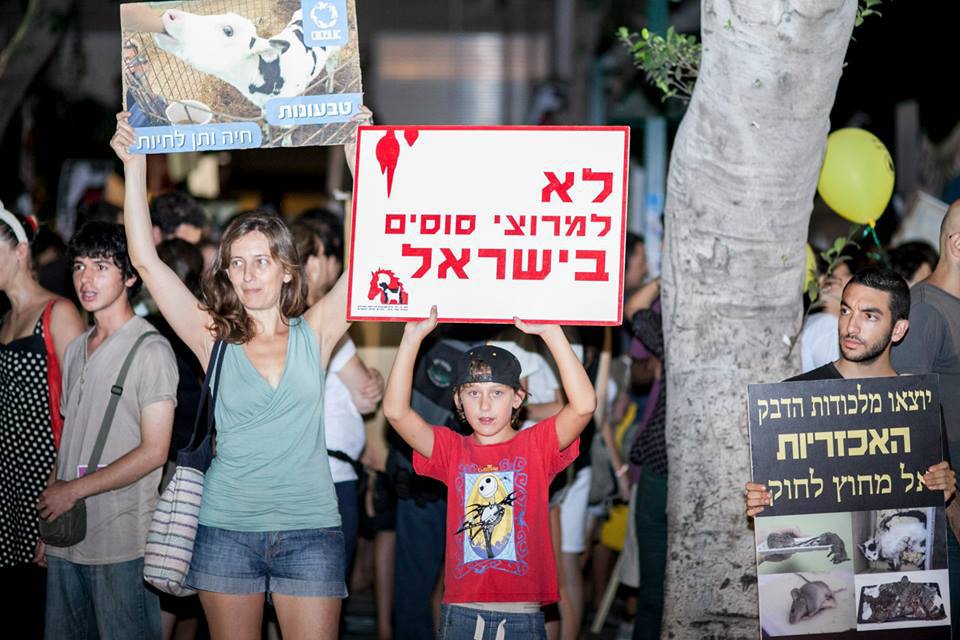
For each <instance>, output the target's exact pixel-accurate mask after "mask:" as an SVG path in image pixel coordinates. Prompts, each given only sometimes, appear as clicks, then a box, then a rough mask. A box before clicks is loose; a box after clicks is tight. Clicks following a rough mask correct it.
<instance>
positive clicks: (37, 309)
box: [0, 114, 960, 640]
mask: <svg viewBox="0 0 960 640" xmlns="http://www.w3.org/2000/svg"><path fill="white" fill-rule="evenodd" d="M128 118H129V114H120V115H119V116H118V125H117V132H116V134H115V136H114V138H113V139H112V141H111V146H112V148H113V149H114V151H115V152H116V155H117V157H118V159H119V160H120V162H121V163H122V165H123V172H124V177H125V196H124V203H123V207H122V208H119V207H111V206H109V205H106V204H103V205H100V206H98V207H94V208H89V209H88V210H86V211H85V212H83V213H84V216H83V218H85V219H83V220H81V222H82V224H81V225H80V226H79V227H78V230H77V231H76V233H75V234H74V235H73V236H72V237H71V238H70V239H69V241H68V242H65V243H60V244H59V245H58V244H57V243H56V242H53V241H49V240H48V241H46V242H45V243H44V245H43V250H44V251H47V250H48V247H52V248H53V249H52V251H53V253H54V254H55V255H54V256H53V257H52V258H51V257H50V256H47V258H45V260H44V267H43V268H41V267H40V265H39V264H38V261H37V257H38V254H39V251H38V249H39V242H38V239H39V238H40V236H41V235H42V234H48V235H49V234H50V232H49V231H48V230H44V229H41V227H40V226H39V225H38V224H37V223H36V222H35V221H34V220H33V219H32V218H29V217H24V216H21V215H18V214H16V213H13V212H11V211H8V210H7V209H5V208H2V207H0V291H2V292H3V294H5V297H6V299H7V301H8V302H7V310H6V312H5V313H4V314H3V315H2V316H0V430H2V433H3V438H2V441H0V457H2V462H3V464H2V465H0V566H2V567H3V568H4V572H5V574H6V575H7V576H8V577H9V578H12V582H11V584H17V585H18V589H17V590H15V592H13V593H12V594H11V598H12V600H11V606H13V607H14V608H15V609H16V610H18V611H23V612H26V614H25V617H24V621H25V623H27V624H29V625H30V628H29V629H28V630H27V631H26V633H25V635H26V637H46V638H58V639H59V638H96V637H100V638H131V637H136V638H161V637H162V638H165V639H166V638H171V637H176V638H194V637H202V636H204V634H209V636H210V637H212V638H231V639H233V638H241V639H242V638H260V637H261V635H262V633H263V629H264V628H265V627H270V626H271V625H272V624H277V625H278V626H279V629H280V631H281V632H282V634H283V637H284V638H308V637H310V638H318V637H321V638H335V637H338V634H339V633H340V632H341V631H342V628H343V625H342V619H343V614H344V610H343V609H344V608H343V606H342V603H343V599H344V598H347V597H349V596H348V593H349V590H348V586H350V585H361V586H362V585H365V584H372V585H373V590H374V592H375V598H374V600H375V602H376V610H377V635H378V637H380V638H416V639H418V640H420V639H423V638H429V637H434V636H435V635H436V634H437V633H439V635H440V637H442V638H473V637H486V636H484V635H483V634H484V633H485V631H484V630H485V629H487V630H488V633H490V632H489V630H491V629H492V630H494V631H493V632H492V634H493V635H491V636H490V637H493V636H494V635H495V636H496V637H506V638H514V637H517V638H521V637H522V638H528V637H530V638H534V637H543V638H547V637H549V638H564V639H565V640H566V639H572V638H579V637H582V635H583V634H584V633H585V627H586V620H588V619H589V618H590V616H591V615H594V614H595V612H596V611H597V610H599V609H601V608H602V607H601V600H602V596H603V594H604V591H605V590H606V589H607V587H608V585H609V584H614V585H616V584H618V583H621V582H622V583H623V584H624V585H626V587H627V588H625V589H623V590H621V595H622V596H624V597H623V598H622V612H621V614H622V616H623V619H624V620H626V621H627V622H628V624H627V625H625V627H624V630H623V631H622V635H624V636H625V635H628V634H629V633H632V637H634V638H659V636H660V628H661V627H660V624H661V615H662V605H663V576H664V571H665V566H666V557H667V554H666V551H667V525H666V509H667V507H666V495H667V472H668V468H667V453H666V441H667V433H666V391H667V390H666V382H665V371H666V365H667V363H666V362H665V358H664V336H663V330H662V323H661V316H660V303H659V294H660V283H659V280H658V279H650V278H648V277H647V268H646V255H645V251H644V241H643V238H641V237H639V236H636V235H634V234H632V233H628V234H627V238H626V245H625V254H624V255H625V265H624V279H625V282H624V291H625V292H626V295H625V299H624V311H625V318H626V321H625V323H624V324H623V326H622V327H619V328H614V330H611V329H594V328H581V330H579V331H575V330H571V329H570V328H566V327H560V326H558V325H550V324H529V323H526V322H524V320H523V319H522V318H517V319H515V322H514V326H513V327H506V328H505V327H503V326H486V325H452V324H450V325H440V326H438V323H437V310H436V308H434V309H433V310H432V312H431V315H430V317H429V318H427V319H424V320H421V321H416V322H409V323H407V325H406V327H405V329H404V332H403V337H402V339H401V341H400V344H399V347H398V348H397V350H396V356H395V359H394V361H393V364H392V368H391V369H390V371H389V372H388V371H383V372H381V371H378V370H377V369H375V368H372V367H370V366H368V365H367V364H365V363H364V362H363V360H362V359H361V358H360V356H359V355H358V350H357V347H356V345H355V344H354V343H353V341H352V340H351V338H350V337H349V336H348V335H347V329H348V323H347V322H346V291H347V283H346V280H345V276H344V275H343V271H344V237H343V235H344V231H343V222H342V219H341V217H340V216H339V215H337V214H336V213H332V212H330V211H326V210H310V211H307V212H305V213H303V214H302V215H300V216H299V217H296V218H289V219H287V218H284V217H281V216H279V215H276V214H274V213H270V212H267V211H263V210H256V211H250V212H246V213H242V214H240V215H237V216H235V217H234V218H233V219H232V220H231V221H230V222H229V223H228V224H227V225H226V226H225V228H224V229H223V230H222V233H221V232H220V231H219V230H218V229H214V228H213V227H212V225H211V224H210V222H209V221H208V218H207V216H206V215H205V214H204V212H203V209H202V208H201V207H200V206H199V205H198V204H197V202H196V201H194V200H193V199H192V198H190V197H189V196H188V195H186V194H184V193H180V192H174V193H168V194H161V195H157V196H154V197H153V199H152V201H151V200H149V199H148V194H147V187H146V184H147V182H146V161H145V157H144V156H143V155H138V154H132V153H130V152H129V148H130V147H131V145H132V144H133V141H134V136H135V133H134V130H133V128H132V126H131V125H130V124H129V122H128ZM352 155H353V154H352V153H350V152H349V151H348V153H347V158H348V159H352ZM348 163H349V160H348ZM58 247H59V248H58ZM881 256H882V257H881ZM878 260H879V263H878ZM63 272H66V273H68V274H69V278H67V277H66V276H65V275H64V273H63ZM819 277H820V291H821V296H820V299H819V301H818V303H817V305H816V307H815V308H814V309H812V313H811V314H810V315H809V316H808V317H807V320H806V322H805V325H804V328H803V334H802V336H801V351H802V361H803V369H804V372H807V373H805V374H804V375H805V376H806V377H803V378H802V379H826V378H838V377H865V376H882V375H894V374H895V373H908V372H935V373H939V374H940V376H941V385H942V389H943V393H942V396H943V398H944V403H945V407H944V419H945V432H946V437H947V442H948V445H949V446H948V451H950V452H951V453H958V452H960V449H958V447H960V440H958V439H960V424H957V420H958V419H960V407H955V406H953V404H955V403H956V402H960V400H958V399H960V393H958V392H957V391H960V390H958V389H956V386H957V383H958V381H960V348H958V347H957V345H958V344H960V325H958V322H960V204H957V205H955V206H954V207H952V208H951V209H950V211H949V212H948V214H947V215H946V217H945V219H944V222H943V228H942V231H941V237H940V246H939V252H938V251H936V250H934V249H933V248H932V247H930V246H928V245H925V244H923V243H917V242H912V243H907V244H905V245H901V246H899V247H896V248H894V249H892V250H890V251H889V252H877V253H876V255H871V256H869V257H868V256H867V255H866V254H865V253H863V252H858V251H854V250H851V249H848V250H847V255H846V256H845V259H844V260H843V261H841V262H839V264H834V265H831V268H830V269H827V265H821V273H820V276H819ZM65 283H68V284H69V287H64V284H65ZM141 284H142V285H144V288H143V291H140V288H141ZM908 285H909V286H910V287H912V289H909V288H908ZM798 295H799V292H798ZM437 304H439V305H442V304H443V303H442V301H437ZM898 342H899V343H900V345H901V346H899V347H894V346H893V345H894V344H895V343H898ZM131 354H135V357H133V356H131ZM210 371H216V372H217V373H216V378H217V385H216V388H217V392H216V398H215V405H214V406H215V411H214V414H215V422H216V454H215V456H214V458H213V462H212V464H211V466H210V469H209V471H208V472H207V474H206V478H205V482H204V493H203V499H202V502H201V507H200V514H199V526H198V527H197V530H196V532H195V539H194V541H193V558H192V561H191V565H190V570H189V574H188V576H187V578H186V584H187V586H189V587H190V588H192V589H195V590H197V592H198V594H199V595H198V596H191V597H173V596H170V595H167V594H164V593H161V592H158V591H156V590H154V589H153V588H151V587H148V586H147V585H146V584H145V583H144V581H143V572H144V546H145V540H146V536H147V531H148V528H149V526H150V522H151V518H152V517H153V514H154V508H155V506H156V504H157V497H158V493H159V491H160V490H161V489H162V487H164V486H165V484H166V483H167V482H168V481H169V479H170V477H171V475H172V473H173V470H174V468H175V459H176V453H177V452H178V451H179V450H181V449H182V448H183V447H185V446H186V445H187V444H188V443H189V441H190V439H191V436H192V434H193V428H194V423H195V419H196V417H197V411H198V406H199V402H200V399H201V396H202V387H203V380H204V377H205V375H206V374H207V373H209V372H210ZM384 374H389V375H388V379H387V381H386V382H384ZM221 381H222V384H220V382H221ZM381 402H382V408H383V414H384V416H385V418H386V420H387V421H388V423H389V426H388V428H387V432H386V433H385V434H384V435H385V438H386V441H387V444H388V454H387V456H386V459H385V460H382V461H375V460H373V459H372V458H371V457H370V456H365V455H364V451H365V445H366V437H367V436H366V432H365V426H364V416H366V415H370V414H372V413H374V412H375V411H377V409H378V408H379V407H380V405H381ZM365 463H366V464H365ZM925 482H926V486H927V487H928V489H931V490H938V491H944V494H945V499H951V498H952V495H953V493H954V492H955V486H956V483H955V475H954V473H953V471H952V470H951V469H950V466H949V464H948V463H947V462H943V463H941V464H939V465H936V466H934V467H932V468H931V469H930V470H929V472H928V474H927V476H926V477H925ZM768 503H769V494H768V493H767V492H766V490H765V488H764V487H762V486H761V485H757V484H753V483H749V484H748V485H747V498H746V504H747V508H748V515H755V514H756V513H758V512H759V511H760V510H762V508H763V506H765V505H766V504H768ZM81 506H82V509H83V510H84V512H85V536H83V537H82V540H80V541H79V542H76V543H73V544H70V545H68V546H56V545H54V544H46V543H45V542H44V540H43V539H42V538H41V535H40V524H41V521H43V522H45V523H52V522H55V521H57V520H58V519H59V518H60V517H61V516H63V514H66V513H69V512H75V511H76V510H77V509H79V508H81ZM957 521H958V522H960V517H958V518H957ZM626 523H629V526H627V524H626ZM610 538H613V539H615V540H616V542H615V543H614V544H612V545H611V544H610V543H609V542H608V541H609V539H610ZM613 547H616V551H619V552H621V553H622V554H624V558H626V559H628V562H625V563H621V564H622V565H623V567H625V568H624V569H622V570H618V571H617V572H614V568H613V555H614V554H615V552H616V551H614V549H613ZM949 553H950V557H951V559H955V560H956V562H953V563H952V566H953V567H954V568H956V567H960V544H958V543H957V541H956V538H955V537H950V539H949ZM954 576H957V577H958V578H960V573H958V572H957V571H956V570H951V582H953V578H954ZM953 586H954V585H951V587H952V588H951V594H956V595H958V596H960V580H958V584H957V585H956V588H953ZM267 603H269V604H270V605H271V606H270V607H267V606H265V605H266V604H267ZM274 616H275V621H274V620H273V618H274ZM631 627H632V631H631V630H630V629H631ZM497 634H501V635H497Z"/></svg>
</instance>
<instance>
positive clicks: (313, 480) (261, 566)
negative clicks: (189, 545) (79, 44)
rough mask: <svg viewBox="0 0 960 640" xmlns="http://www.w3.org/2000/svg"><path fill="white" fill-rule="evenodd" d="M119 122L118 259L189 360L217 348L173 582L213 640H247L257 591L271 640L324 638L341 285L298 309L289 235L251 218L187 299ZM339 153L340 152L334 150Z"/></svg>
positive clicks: (331, 581)
mask: <svg viewBox="0 0 960 640" xmlns="http://www.w3.org/2000/svg"><path fill="white" fill-rule="evenodd" d="M128 118H129V114H128V113H126V112H124V113H120V114H118V116H117V131H116V134H115V135H114V137H113V139H112V140H111V143H110V144H111V147H113V149H114V151H115V152H116V154H117V156H118V157H119V158H120V160H121V161H122V162H123V165H124V173H125V175H126V196H125V200H124V223H125V225H126V233H127V243H128V246H129V251H130V259H131V261H132V262H133V264H134V266H135V267H136V269H137V271H138V272H139V274H140V277H141V278H143V281H144V283H145V284H146V285H147V288H148V289H149V290H150V294H151V295H152V296H153V298H154V300H155V301H156V302H157V305H158V306H159V308H160V312H161V313H162V314H163V316H164V318H165V319H166V320H167V321H168V322H169V323H170V326H171V327H172V328H173V329H174V331H176V333H177V335H178V336H180V338H181V339H182V340H183V342H184V343H185V344H187V346H189V347H190V349H191V350H192V351H193V352H194V353H195V354H196V356H197V358H199V360H200V362H203V363H206V362H208V361H209V359H210V354H211V351H212V349H213V345H214V343H215V342H216V341H218V340H222V341H223V342H225V343H227V347H226V350H225V351H224V354H223V356H222V357H223V365H222V366H223V369H222V373H221V376H222V379H223V384H221V385H220V386H219V392H218V394H219V395H218V397H217V403H216V424H217V452H216V456H215V458H214V460H213V463H212V464H211V466H210V469H209V471H208V472H207V474H206V478H205V480H204V495H203V501H202V504H201V507H200V517H199V520H200V526H199V528H198V530H197V535H196V540H195V543H194V551H193V560H192V562H191V565H190V574H189V575H188V577H187V584H188V585H189V586H191V587H193V588H195V589H197V590H198V592H199V595H200V601H201V603H202V604H203V608H204V612H205V613H206V616H207V620H208V622H209V625H210V631H211V635H212V637H213V638H214V640H216V639H219V638H229V639H230V640H234V639H244V638H250V639H253V638H257V639H259V638H260V625H261V621H262V617H263V601H264V593H268V594H269V596H270V597H271V599H272V602H273V604H274V606H275V607H276V610H277V617H278V619H279V622H280V627H281V631H282V633H283V636H284V637H285V638H307V637H310V638H336V637H337V626H338V617H339V613H340V604H341V599H342V598H344V597H346V595H347V591H346V586H345V584H344V563H345V557H344V541H343V534H342V532H341V529H340V514H339V512H338V509H337V497H336V493H335V492H334V486H333V480H332V479H331V475H330V464H329V460H328V456H327V451H326V445H325V442H324V428H323V385H324V372H325V371H326V369H327V365H328V363H329V361H330V356H331V354H332V352H333V350H334V348H335V346H336V345H337V343H338V342H339V341H340V339H341V337H342V336H343V334H344V333H345V332H346V330H347V327H348V326H349V325H348V323H347V321H346V296H347V282H346V278H345V277H342V278H340V280H339V281H338V282H337V283H336V285H335V286H334V287H333V288H332V289H331V290H330V292H329V293H328V294H327V295H326V296H324V297H323V298H322V299H321V300H320V301H319V302H317V303H316V304H314V305H312V306H309V307H308V306H307V283H306V281H305V279H304V276H303V272H302V269H301V267H300V265H299V263H298V257H297V252H296V248H295V245H294V242H293V238H292V236H291V234H290V231H289V229H287V227H286V225H285V224H284V223H283V221H282V220H281V219H280V218H279V217H276V216H272V215H267V214H263V213H259V212H254V213H250V214H245V215H242V216H240V217H238V218H237V219H235V220H234V221H233V222H232V223H231V224H230V225H229V226H228V227H227V229H226V231H225V232H224V235H223V241H222V243H221V245H220V249H219V252H218V254H217V259H216V262H215V264H214V266H213V268H212V269H211V270H209V271H208V272H207V273H206V275H205V277H204V282H203V288H202V294H203V295H202V298H203V300H202V301H200V300H197V299H196V298H195V297H194V296H193V294H192V293H190V291H189V290H188V289H187V288H186V287H185V286H184V285H183V283H181V281H180V279H179V278H178V277H177V275H176V274H175V273H174V272H173V271H171V270H170V268H169V267H167V266H166V265H165V264H164V263H163V262H162V261H161V260H160V258H159V257H158V256H157V252H156V249H155V248H154V245H153V240H152V235H151V225H150V215H149V211H148V207H147V193H146V158H145V156H143V155H139V154H132V153H130V151H129V149H130V148H131V147H132V146H133V145H134V143H135V142H136V133H135V131H134V129H133V127H131V126H130V125H129V123H128ZM348 157H349V154H348Z"/></svg>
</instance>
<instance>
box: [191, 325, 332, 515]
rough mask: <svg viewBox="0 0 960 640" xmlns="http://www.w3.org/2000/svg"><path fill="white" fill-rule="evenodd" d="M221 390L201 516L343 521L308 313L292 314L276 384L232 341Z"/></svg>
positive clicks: (321, 375)
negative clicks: (303, 315) (214, 447)
mask: <svg viewBox="0 0 960 640" xmlns="http://www.w3.org/2000/svg"><path fill="white" fill-rule="evenodd" d="M223 358H224V360H223V369H222V371H221V373H220V376H221V379H222V382H221V384H220V388H219V390H218V395H217V405H216V412H215V414H216V419H217V454H216V456H214V458H213V462H212V464H211V465H210V469H209V470H208V471H207V474H206V478H205V479H204V483H203V485H204V487H203V500H202V501H201V503H200V524H203V525H206V526H208V527H217V528H220V529H229V530H232V531H289V530H293V529H317V528H324V527H338V526H340V512H339V509H338V507H337V496H336V492H335V490H334V487H333V479H332V477H331V476H330V464H329V460H328V458H327V450H326V439H325V438H324V433H323V385H324V371H323V368H322V367H321V366H320V345H319V342H318V340H317V337H316V335H315V334H314V332H313V330H312V329H311V328H310V325H309V323H307V322H306V321H304V320H303V318H292V319H291V320H290V334H289V337H288V339H287V359H286V363H285V365H284V370H283V374H282V376H281V378H280V384H279V385H278V386H277V388H276V389H274V388H273V387H271V386H270V384H269V383H268V382H267V381H266V380H265V379H264V378H263V376H261V375H260V372H259V371H257V369H256V367H254V366H253V363H252V362H250V360H249V359H248V358H247V355H246V352H245V351H244V350H243V345H239V344H230V345H227V348H226V350H225V351H224V355H223Z"/></svg>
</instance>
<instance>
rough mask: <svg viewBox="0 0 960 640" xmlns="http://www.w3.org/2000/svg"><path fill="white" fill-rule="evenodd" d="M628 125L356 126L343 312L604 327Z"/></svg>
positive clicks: (614, 270) (615, 320) (610, 311)
mask: <svg viewBox="0 0 960 640" xmlns="http://www.w3.org/2000/svg"><path fill="white" fill-rule="evenodd" d="M629 138H630V133H629V128H627V127H452V126H425V127H388V126H377V127H361V128H360V129H359V136H358V141H357V162H356V181H355V190H354V201H353V225H352V233H351V238H350V243H351V251H350V265H349V270H350V272H349V278H350V290H349V293H348V296H349V298H348V311H347V317H348V319H350V320H406V319H412V318H423V317H426V316H427V315H429V313H430V306H431V305H433V304H436V305H437V309H438V314H439V316H440V319H441V320H443V321H447V322H489V323H501V322H502V323H507V322H512V319H513V317H514V316H519V317H520V318H522V319H524V320H533V321H544V322H558V323H562V324H579V325H615V324H619V323H620V320H621V315H622V301H623V266H624V265H623V262H624V260H623V258H624V256H623V243H624V232H625V226H626V203H627V193H626V191H627V162H628V158H627V156H628V151H629Z"/></svg>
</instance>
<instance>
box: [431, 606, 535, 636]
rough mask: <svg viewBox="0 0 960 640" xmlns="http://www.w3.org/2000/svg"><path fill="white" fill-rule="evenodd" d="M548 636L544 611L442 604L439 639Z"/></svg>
mask: <svg viewBox="0 0 960 640" xmlns="http://www.w3.org/2000/svg"><path fill="white" fill-rule="evenodd" d="M476 639H480V640H501V639H502V640H546V639H547V632H546V630H545V628H544V623H543V614H542V613H540V612H537V613H501V612H499V611H479V610H477V609H469V608H467V607H461V606H458V605H450V604H445V605H443V606H442V607H441V608H440V640H476Z"/></svg>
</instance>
